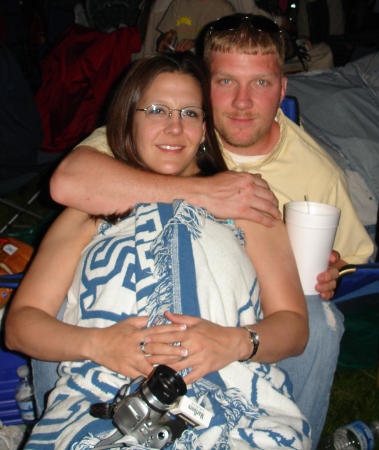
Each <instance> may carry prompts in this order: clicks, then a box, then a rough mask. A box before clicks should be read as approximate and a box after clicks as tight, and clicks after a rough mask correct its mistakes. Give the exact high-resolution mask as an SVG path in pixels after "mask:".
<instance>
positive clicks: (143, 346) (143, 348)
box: [141, 342, 147, 355]
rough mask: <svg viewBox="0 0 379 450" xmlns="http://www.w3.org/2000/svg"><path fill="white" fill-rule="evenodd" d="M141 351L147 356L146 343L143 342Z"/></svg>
mask: <svg viewBox="0 0 379 450" xmlns="http://www.w3.org/2000/svg"><path fill="white" fill-rule="evenodd" d="M141 350H142V353H144V354H145V355H147V353H146V351H145V343H144V342H142V344H141Z"/></svg>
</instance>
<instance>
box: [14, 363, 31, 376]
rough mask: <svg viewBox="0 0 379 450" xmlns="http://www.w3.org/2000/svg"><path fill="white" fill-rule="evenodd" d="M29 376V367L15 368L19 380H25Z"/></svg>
mask: <svg viewBox="0 0 379 450" xmlns="http://www.w3.org/2000/svg"><path fill="white" fill-rule="evenodd" d="M29 374H30V370H29V366H27V365H24V366H20V367H17V375H18V376H19V377H20V378H26V377H28V376H29Z"/></svg>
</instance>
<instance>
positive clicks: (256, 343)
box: [239, 327, 259, 362]
mask: <svg viewBox="0 0 379 450" xmlns="http://www.w3.org/2000/svg"><path fill="white" fill-rule="evenodd" d="M243 328H245V329H246V330H247V331H248V332H249V333H250V342H251V343H252V344H253V351H252V353H251V355H250V356H249V357H248V358H246V359H239V362H246V361H249V360H250V359H252V358H254V356H255V354H256V353H257V351H258V347H259V336H258V333H256V332H255V331H254V330H251V329H250V328H248V327H243Z"/></svg>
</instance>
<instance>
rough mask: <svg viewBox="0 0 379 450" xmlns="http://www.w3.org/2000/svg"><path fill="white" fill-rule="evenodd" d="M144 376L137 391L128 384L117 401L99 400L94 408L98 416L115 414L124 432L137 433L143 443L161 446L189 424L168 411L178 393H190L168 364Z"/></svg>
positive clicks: (105, 417)
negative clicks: (130, 390) (104, 401)
mask: <svg viewBox="0 0 379 450" xmlns="http://www.w3.org/2000/svg"><path fill="white" fill-rule="evenodd" d="M138 380H139V379H137V380H136V381H138ZM142 380H143V381H142V382H141V384H140V385H139V387H138V388H137V389H136V390H135V391H134V392H133V393H129V394H128V393H127V392H128V391H129V388H130V387H131V385H128V384H126V385H124V386H123V387H122V388H121V389H120V390H119V392H118V394H117V395H116V398H115V399H114V401H113V403H111V404H109V403H96V404H94V405H92V406H91V411H90V412H91V415H93V416H94V417H100V418H103V419H110V418H112V419H113V422H114V424H115V425H116V427H117V428H118V430H119V431H120V432H121V433H122V434H123V435H127V436H131V437H134V438H135V439H136V440H137V442H138V443H139V444H140V445H143V446H149V447H153V448H158V449H161V448H163V447H164V446H165V445H167V444H169V443H171V442H173V441H174V440H175V439H177V438H178V437H180V435H181V434H182V432H183V431H184V430H185V429H186V428H187V423H186V422H185V421H184V420H183V419H181V418H179V417H178V418H175V419H171V418H170V416H169V414H167V412H168V410H169V408H170V407H171V406H172V405H173V404H174V403H175V401H176V400H177V399H178V397H181V396H183V395H185V394H186V393H187V386H186V384H185V382H184V380H183V378H182V377H181V376H180V375H178V374H177V373H176V372H175V371H174V370H173V369H171V368H170V367H168V366H164V365H159V366H157V367H155V368H154V370H153V371H152V372H151V373H150V375H149V376H148V377H147V378H146V379H145V378H142Z"/></svg>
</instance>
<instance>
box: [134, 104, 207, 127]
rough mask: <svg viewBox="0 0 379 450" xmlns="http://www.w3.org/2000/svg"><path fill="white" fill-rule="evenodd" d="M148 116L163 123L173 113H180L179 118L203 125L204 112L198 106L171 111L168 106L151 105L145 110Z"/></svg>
mask: <svg viewBox="0 0 379 450" xmlns="http://www.w3.org/2000/svg"><path fill="white" fill-rule="evenodd" d="M143 111H145V114H146V116H147V117H148V118H149V119H152V120H155V121H156V122H161V121H163V120H166V119H168V118H169V117H170V116H171V115H172V112H173V111H178V112H179V117H180V118H182V119H183V120H185V121H186V122H189V123H194V124H196V123H201V122H202V121H203V119H204V111H203V110H202V109H201V108H199V107H197V106H187V107H186V108H183V109H181V110H178V109H170V108H169V107H168V106H166V105H150V106H148V107H147V108H144V109H143Z"/></svg>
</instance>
